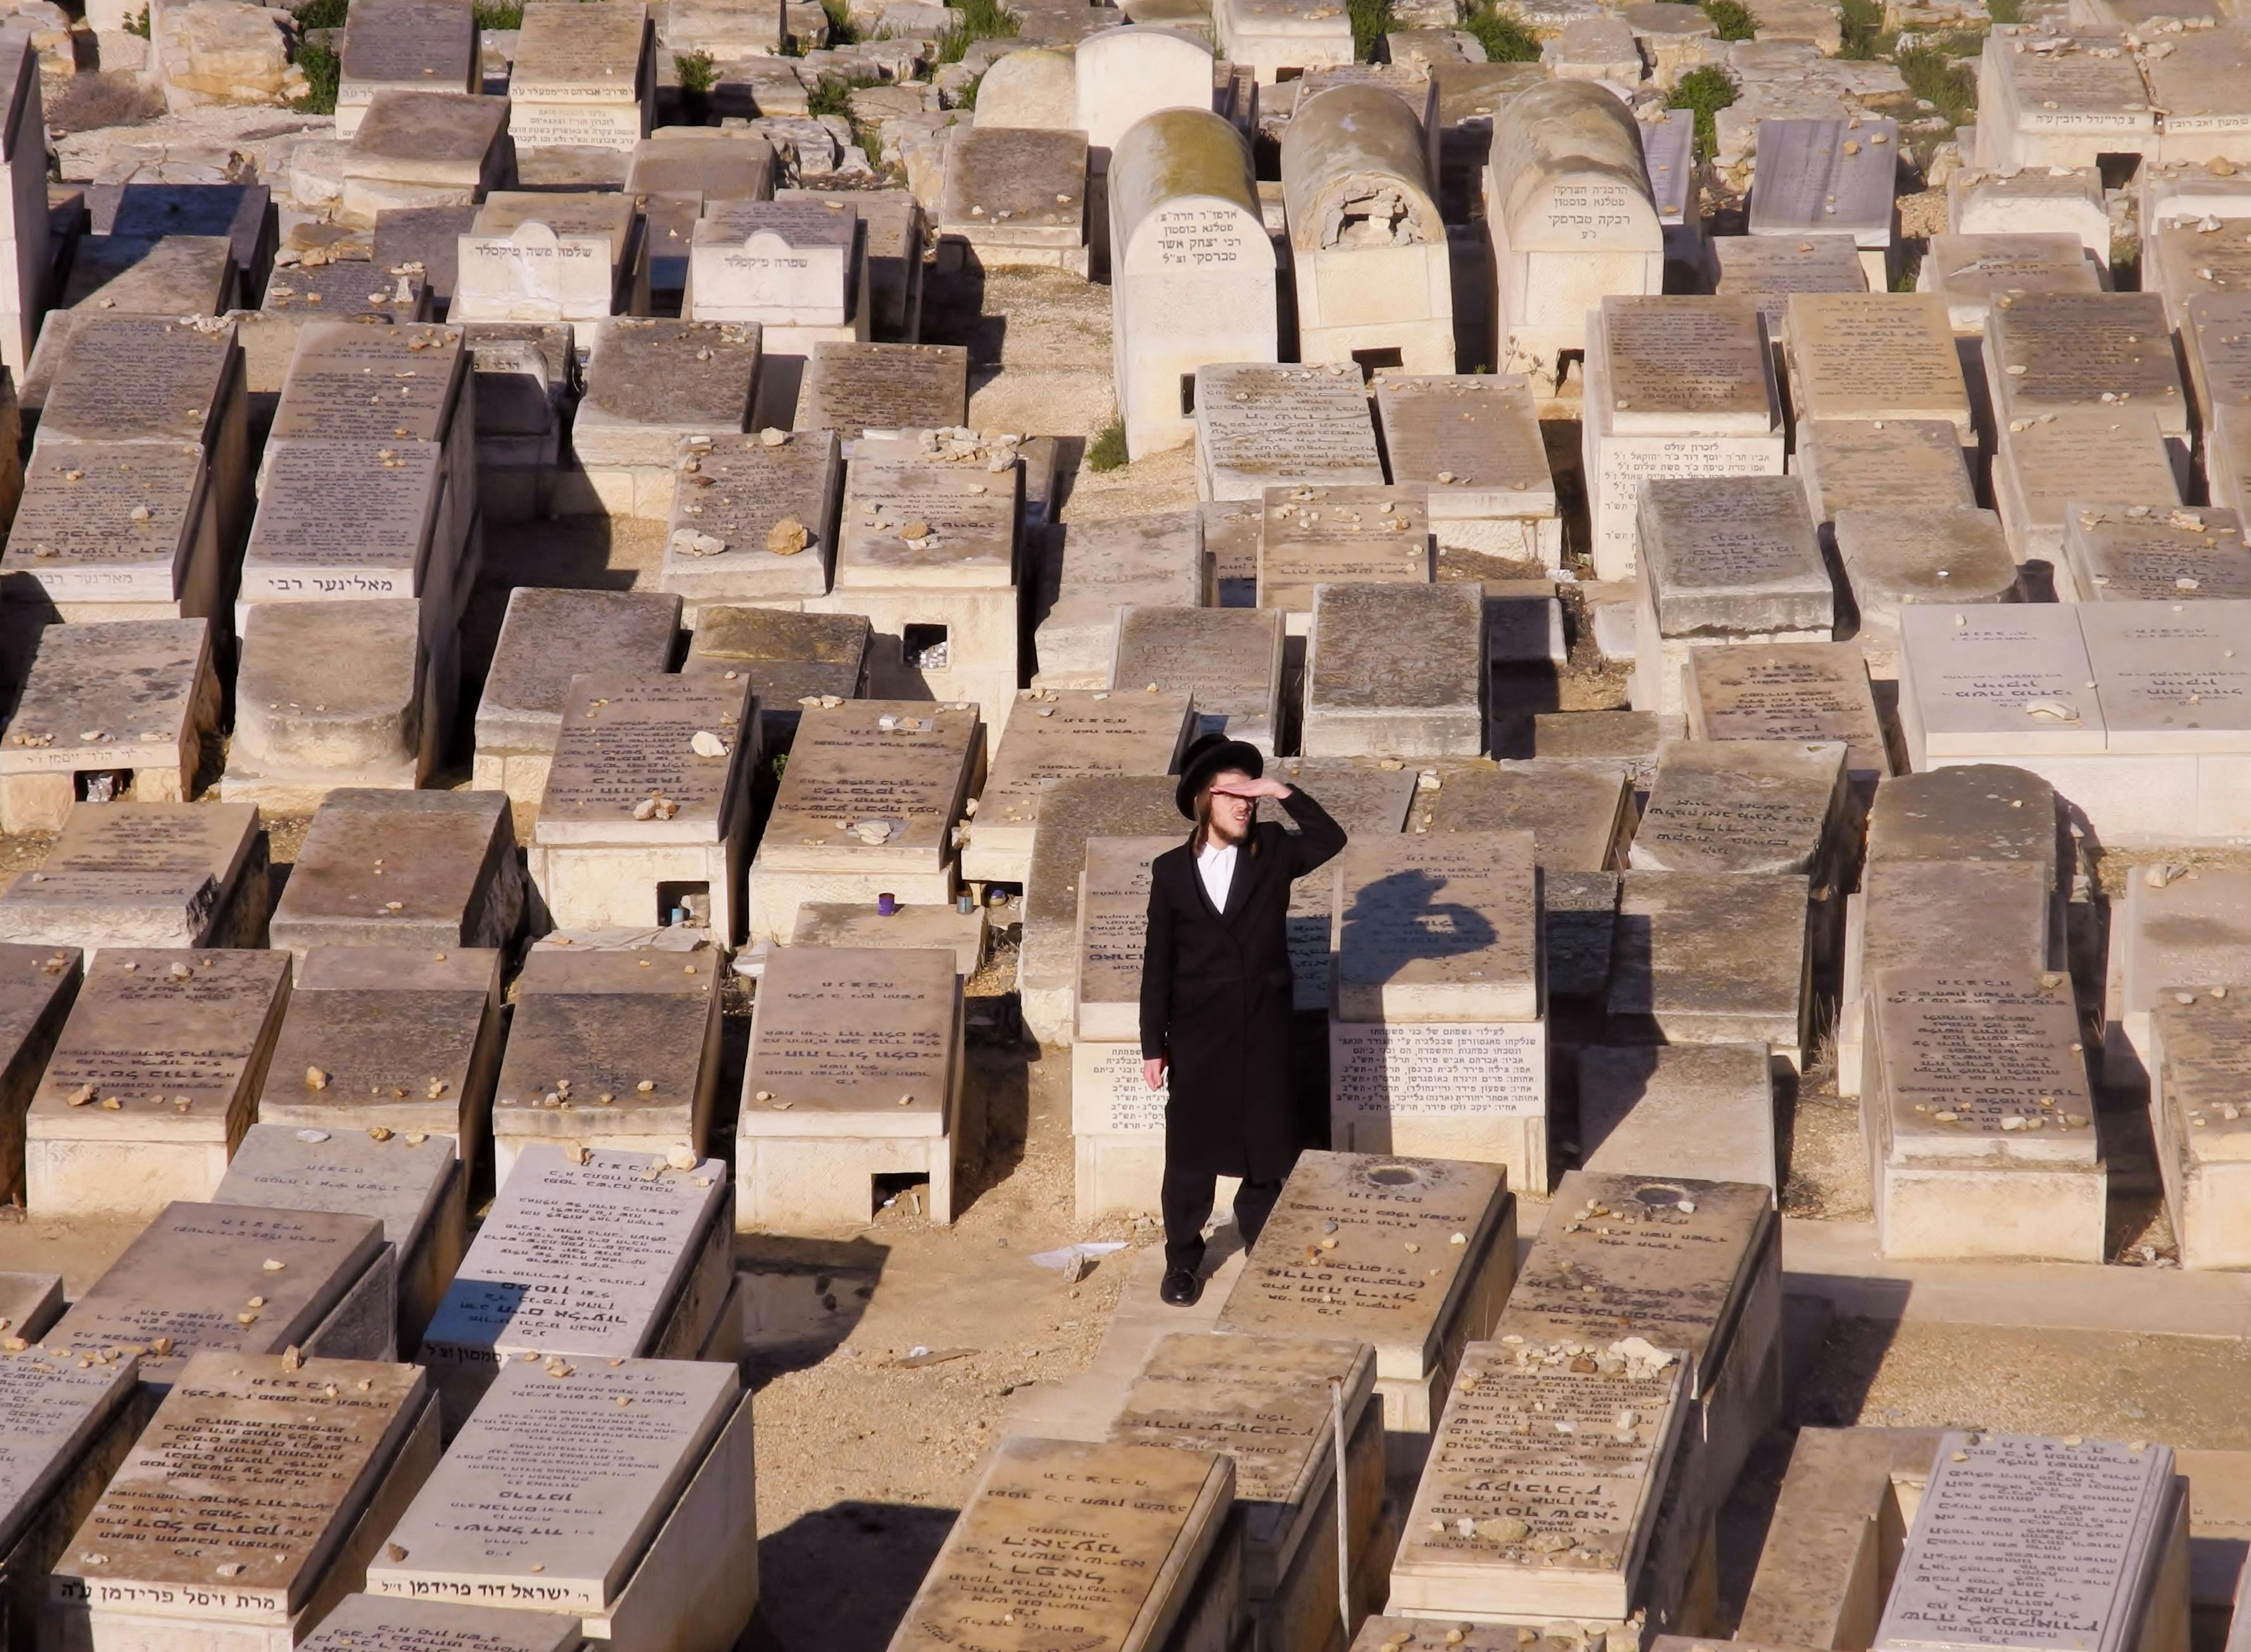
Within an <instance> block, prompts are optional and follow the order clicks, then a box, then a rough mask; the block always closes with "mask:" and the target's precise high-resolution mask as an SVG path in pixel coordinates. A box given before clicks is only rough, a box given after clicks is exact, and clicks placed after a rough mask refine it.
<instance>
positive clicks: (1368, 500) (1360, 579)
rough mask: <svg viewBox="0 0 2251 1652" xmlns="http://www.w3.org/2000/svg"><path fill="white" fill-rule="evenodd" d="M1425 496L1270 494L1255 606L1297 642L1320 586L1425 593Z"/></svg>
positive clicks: (1349, 490) (1334, 491)
mask: <svg viewBox="0 0 2251 1652" xmlns="http://www.w3.org/2000/svg"><path fill="white" fill-rule="evenodd" d="M1430 577H1431V559H1430V510H1429V503H1428V496H1427V494H1426V492H1425V490H1424V489H1421V488H1389V487H1382V488H1377V487H1301V488H1281V487H1273V488H1268V489H1266V490H1265V498H1264V518H1263V520H1262V522H1261V524H1260V526H1259V534H1258V600H1257V606H1258V607H1262V608H1279V609H1281V610H1282V611H1283V612H1284V613H1285V614H1287V615H1288V616H1289V621H1288V623H1289V627H1290V629H1291V631H1292V633H1293V634H1298V635H1302V634H1303V633H1304V632H1305V631H1306V629H1307V628H1308V627H1309V626H1310V624H1311V616H1312V614H1313V588H1314V587H1316V586H1318V585H1322V584H1356V585H1428V584H1429V583H1430Z"/></svg>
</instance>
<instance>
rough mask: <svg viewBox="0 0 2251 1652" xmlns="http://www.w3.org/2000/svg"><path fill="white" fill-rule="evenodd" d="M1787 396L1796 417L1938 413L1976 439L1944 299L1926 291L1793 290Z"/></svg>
mask: <svg viewBox="0 0 2251 1652" xmlns="http://www.w3.org/2000/svg"><path fill="white" fill-rule="evenodd" d="M1789 327H1790V345H1789V358H1790V402H1791V404H1792V406H1794V407H1795V408H1796V410H1797V417H1798V419H1799V420H1800V421H1801V422H1803V421H1806V420H1831V419H1881V420H1886V421H1887V422H1888V421H1890V420H1894V419H1937V420H1944V421H1945V422H1947V423H1948V424H1950V425H1952V426H1954V427H1955V428H1956V429H1957V430H1958V431H1960V432H1961V433H1962V440H1963V441H1964V444H1965V445H1967V444H1968V443H1970V441H1974V440H1975V438H1976V431H1975V428H1974V427H1973V426H1972V423H1971V420H1970V392H1969V389H1968V387H1967V386H1966V385H1964V382H1963V378H1962V364H1961V360H1960V358H1959V357H1958V356H1957V353H1956V351H1955V348H1954V326H1953V323H1952V321H1951V320H1950V318H1949V316H1948V314H1947V309H1946V301H1945V300H1944V299H1943V298H1940V297H1938V296H1936V295H1934V294H1929V293H1867V294H1852V293H1793V294H1792V295H1790V323H1789Z"/></svg>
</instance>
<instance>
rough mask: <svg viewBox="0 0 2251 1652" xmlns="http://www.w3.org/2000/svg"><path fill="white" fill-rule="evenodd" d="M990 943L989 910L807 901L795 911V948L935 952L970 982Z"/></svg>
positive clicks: (792, 941) (956, 972) (792, 944)
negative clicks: (947, 958) (947, 955)
mask: <svg viewBox="0 0 2251 1652" xmlns="http://www.w3.org/2000/svg"><path fill="white" fill-rule="evenodd" d="M991 939H992V933H991V928H990V926H989V925H988V924H987V921H986V918H985V909H984V908H983V907H982V906H979V907H977V908H975V909H973V910H972V911H969V912H960V911H958V910H956V909H955V908H954V907H952V906H895V907H893V908H892V909H891V911H890V913H885V912H884V911H883V909H882V908H881V907H879V906H855V905H853V904H851V903H850V902H848V901H841V900H836V901H808V902H807V903H806V904H805V905H803V906H800V907H799V908H798V909H797V928H796V931H795V932H794V933H793V934H792V935H791V936H790V938H789V944H790V945H791V946H793V947H901V948H904V949H905V950H908V951H925V950H929V949H932V948H936V949H938V950H940V951H945V952H951V953H952V954H953V972H954V974H956V975H959V976H961V977H962V979H963V980H965V981H966V980H967V979H968V978H969V977H970V976H971V975H975V974H976V973H977V970H978V968H979V967H980V965H982V964H983V963H984V961H985V953H986V947H987V944H988V942H989V941H991Z"/></svg>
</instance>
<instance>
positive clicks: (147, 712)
mask: <svg viewBox="0 0 2251 1652" xmlns="http://www.w3.org/2000/svg"><path fill="white" fill-rule="evenodd" d="M31 646H32V649H33V650H34V651H33V653H32V654H31V659H30V662H29V663H28V666H27V667H26V668H25V670H24V677H23V680H22V683H21V685H20V687H19V688H18V689H17V693H16V697H15V705H14V707H13V709H12V710H11V711H10V714H9V717H8V719H7V724H6V729H5V732H0V828H4V829H6V830H9V831H11V832H23V831H59V830H61V829H62V826H63V823H64V822H65V821H66V819H67V818H68V816H69V815H70V813H71V810H72V808H73V805H74V804H76V803H77V802H79V801H80V799H81V798H83V799H84V800H86V801H87V802H99V803H106V802H109V801H112V800H114V799H119V798H127V797H130V798H132V799H135V800H136V801H139V802H154V803H182V802H186V800H187V796H188V794H189V792H190V790H192V789H193V787H194V784H195V777H196V773H197V769H198V768H199V767H201V766H202V762H203V753H204V740H205V739H206V738H207V737H209V736H211V735H213V734H216V733H217V732H218V718H219V682H218V674H217V672H216V671H215V670H214V668H213V664H212V660H211V626H210V624H209V622H208V621H203V620H121V621H115V622H114V623H112V624H107V625H100V626H94V625H69V624H61V625H50V626H46V627H44V628H41V629H40V630H39V632H38V635H37V636H36V638H35V639H34V640H33V642H32V645H31Z"/></svg>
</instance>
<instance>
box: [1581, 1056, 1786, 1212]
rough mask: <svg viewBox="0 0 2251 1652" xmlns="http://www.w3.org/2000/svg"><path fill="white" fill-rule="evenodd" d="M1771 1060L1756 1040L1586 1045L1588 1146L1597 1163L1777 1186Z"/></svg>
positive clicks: (1621, 1171)
mask: <svg viewBox="0 0 2251 1652" xmlns="http://www.w3.org/2000/svg"><path fill="white" fill-rule="evenodd" d="M1579 1145H1580V1149H1581V1154H1582V1158H1583V1163H1584V1164H1585V1165H1586V1169H1587V1171H1588V1172H1589V1173H1590V1174H1595V1173H1599V1174H1601V1175H1603V1176H1612V1177H1620V1176H1637V1175H1638V1176H1664V1175H1668V1174H1672V1173H1673V1172H1675V1171H1685V1172H1687V1174H1689V1175H1690V1176H1692V1177H1695V1178H1696V1179H1698V1180H1700V1181H1707V1182H1756V1183H1763V1184H1764V1185H1765V1186H1766V1187H1767V1188H1768V1189H1770V1190H1772V1189H1774V1188H1775V1186H1776V1183H1777V1178H1778V1176H1779V1171H1778V1169H1777V1158H1776V1155H1775V1097H1774V1079H1773V1075H1772V1073H1771V1072H1770V1059H1769V1058H1768V1055H1767V1052H1766V1050H1765V1048H1764V1047H1763V1046H1762V1045H1748V1044H1743V1045H1728V1044H1716V1045H1702V1046H1698V1045H1681V1046H1680V1047H1677V1048H1666V1047H1661V1046H1660V1047H1658V1048H1654V1049H1642V1050H1618V1049H1610V1048H1606V1047H1602V1046H1594V1047H1590V1048H1588V1049H1584V1050H1582V1051H1580V1052H1579ZM1567 1180H1568V1178H1567ZM1558 1193H1559V1196H1560V1195H1561V1194H1562V1189H1560V1188H1559V1189H1558Z"/></svg>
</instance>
